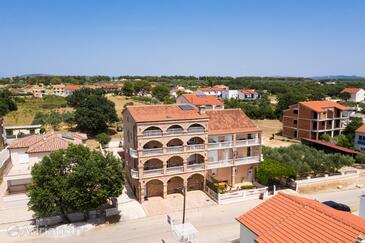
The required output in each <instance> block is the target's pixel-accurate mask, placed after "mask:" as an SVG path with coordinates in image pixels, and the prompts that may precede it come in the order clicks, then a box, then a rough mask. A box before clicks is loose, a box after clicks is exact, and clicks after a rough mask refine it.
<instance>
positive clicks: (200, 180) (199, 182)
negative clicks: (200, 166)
mask: <svg viewBox="0 0 365 243" xmlns="http://www.w3.org/2000/svg"><path fill="white" fill-rule="evenodd" d="M187 186H188V187H187V190H188V191H193V190H203V189H204V176H203V175H201V174H198V173H196V174H193V175H191V176H189V178H188V180H187Z"/></svg>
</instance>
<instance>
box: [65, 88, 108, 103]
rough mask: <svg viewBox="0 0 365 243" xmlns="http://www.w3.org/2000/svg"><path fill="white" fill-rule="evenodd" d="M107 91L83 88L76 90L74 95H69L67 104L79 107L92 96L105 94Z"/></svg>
mask: <svg viewBox="0 0 365 243" xmlns="http://www.w3.org/2000/svg"><path fill="white" fill-rule="evenodd" d="M104 94H105V92H104V91H103V90H102V89H89V88H83V89H80V90H76V91H75V92H74V93H73V94H72V95H69V96H67V98H66V100H67V104H68V105H69V106H71V107H74V108H76V107H79V106H81V105H82V104H85V102H86V100H87V99H88V98H89V97H90V96H91V95H95V96H103V95H104Z"/></svg>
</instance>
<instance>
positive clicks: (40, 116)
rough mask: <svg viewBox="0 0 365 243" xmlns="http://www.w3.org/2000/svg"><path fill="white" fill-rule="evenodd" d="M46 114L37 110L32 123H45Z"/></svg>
mask: <svg viewBox="0 0 365 243" xmlns="http://www.w3.org/2000/svg"><path fill="white" fill-rule="evenodd" d="M47 120H48V115H47V114H45V113H43V112H37V113H35V115H34V118H33V121H32V125H44V124H46V123H47Z"/></svg>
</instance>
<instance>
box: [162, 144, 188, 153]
mask: <svg viewBox="0 0 365 243" xmlns="http://www.w3.org/2000/svg"><path fill="white" fill-rule="evenodd" d="M183 151H184V146H172V147H167V148H166V153H179V152H183Z"/></svg>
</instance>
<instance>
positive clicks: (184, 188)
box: [182, 186, 186, 224]
mask: <svg viewBox="0 0 365 243" xmlns="http://www.w3.org/2000/svg"><path fill="white" fill-rule="evenodd" d="M183 194H184V206H183V221H182V223H183V224H185V207H186V187H185V186H183Z"/></svg>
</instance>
